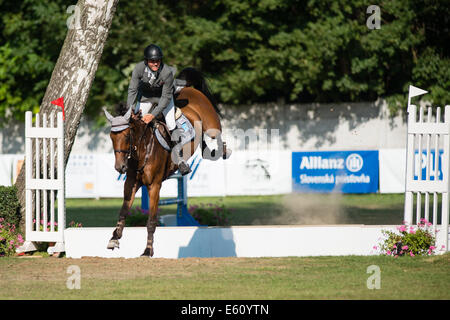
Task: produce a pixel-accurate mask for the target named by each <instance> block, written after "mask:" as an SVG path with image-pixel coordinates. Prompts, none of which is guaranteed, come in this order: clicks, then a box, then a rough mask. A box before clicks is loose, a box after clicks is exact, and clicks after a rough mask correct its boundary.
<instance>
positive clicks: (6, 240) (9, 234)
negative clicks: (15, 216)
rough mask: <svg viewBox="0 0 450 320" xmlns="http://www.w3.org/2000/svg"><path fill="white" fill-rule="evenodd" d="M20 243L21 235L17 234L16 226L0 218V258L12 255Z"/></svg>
mask: <svg viewBox="0 0 450 320" xmlns="http://www.w3.org/2000/svg"><path fill="white" fill-rule="evenodd" d="M22 243H23V238H22V235H21V234H19V233H18V232H17V230H16V226H15V225H14V224H11V223H9V222H7V221H6V220H5V219H4V218H0V257H3V256H12V255H14V254H15V253H16V248H17V247H19V246H20V245H21V244H22Z"/></svg>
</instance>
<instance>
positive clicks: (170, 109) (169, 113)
mask: <svg viewBox="0 0 450 320" xmlns="http://www.w3.org/2000/svg"><path fill="white" fill-rule="evenodd" d="M152 105H153V104H152V103H151V102H140V105H139V108H140V110H141V111H142V115H145V114H147V113H148V111H149V110H150V108H151V107H152ZM162 112H163V115H164V118H165V119H166V124H167V126H168V127H169V130H173V129H175V128H176V123H175V104H174V103H173V99H171V100H170V102H169V104H168V105H167V107H166V108H165V109H164V110H163V111H162Z"/></svg>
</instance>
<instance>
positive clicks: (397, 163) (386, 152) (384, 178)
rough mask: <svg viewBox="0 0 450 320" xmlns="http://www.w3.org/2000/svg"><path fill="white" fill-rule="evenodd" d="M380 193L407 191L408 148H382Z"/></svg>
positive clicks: (380, 155) (380, 157) (380, 156)
mask: <svg viewBox="0 0 450 320" xmlns="http://www.w3.org/2000/svg"><path fill="white" fill-rule="evenodd" d="M378 154H379V161H380V193H403V192H405V173H406V149H380V150H379V153H378Z"/></svg>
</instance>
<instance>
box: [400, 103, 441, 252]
mask: <svg viewBox="0 0 450 320" xmlns="http://www.w3.org/2000/svg"><path fill="white" fill-rule="evenodd" d="M419 114H420V117H419V120H417V107H416V106H415V105H410V106H409V107H408V137H407V149H406V177H405V209H404V220H405V222H406V223H408V224H412V223H413V213H414V193H416V195H417V200H416V210H415V211H416V219H415V220H416V223H418V222H420V219H421V218H423V217H424V218H425V219H427V220H429V219H430V213H429V210H430V201H431V200H430V199H431V197H430V193H433V197H432V199H433V206H432V210H433V214H432V219H433V225H434V230H439V231H440V232H439V233H438V234H436V242H437V246H438V249H440V248H441V246H442V245H444V246H445V248H446V250H448V245H449V239H448V236H449V230H448V226H449V200H450V199H449V193H450V177H449V176H450V106H449V105H447V106H445V115H444V122H441V115H440V114H441V110H440V108H437V110H436V121H435V122H433V121H432V109H431V108H428V116H427V121H424V116H423V108H420V110H419ZM433 135H434V157H435V158H434V163H433V162H432V161H431V141H432V140H431V138H432V136H433ZM416 137H418V156H417V159H418V161H415V159H416V156H415V153H416V144H415V140H416ZM423 137H426V158H425V161H423V159H422V158H423V155H422V138H423ZM440 147H442V150H443V154H442V161H441V172H442V176H439V172H438V170H439V157H440ZM432 165H434V174H433V175H431V170H432ZM423 167H425V170H426V171H425V172H426V174H425V179H423V177H422V169H423ZM416 173H417V177H416ZM432 176H433V180H431V177H432ZM422 194H424V195H425V197H424V206H425V210H424V214H423V215H424V216H423V217H422V210H421V206H422ZM438 194H441V195H442V208H441V209H442V210H441V220H440V221H438V211H439V207H438V204H437V203H438ZM438 225H440V228H439V226H438Z"/></svg>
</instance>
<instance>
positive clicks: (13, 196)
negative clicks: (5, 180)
mask: <svg viewBox="0 0 450 320" xmlns="http://www.w3.org/2000/svg"><path fill="white" fill-rule="evenodd" d="M0 218H3V219H5V222H6V223H10V224H11V225H19V222H20V202H19V199H18V198H17V189H16V187H15V186H12V187H5V186H0Z"/></svg>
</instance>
